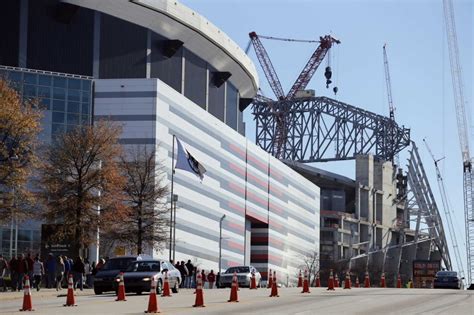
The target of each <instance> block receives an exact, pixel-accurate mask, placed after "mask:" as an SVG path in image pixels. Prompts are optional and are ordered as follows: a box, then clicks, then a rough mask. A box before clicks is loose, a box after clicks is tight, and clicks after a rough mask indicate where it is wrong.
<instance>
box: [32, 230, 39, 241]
mask: <svg viewBox="0 0 474 315" xmlns="http://www.w3.org/2000/svg"><path fill="white" fill-rule="evenodd" d="M40 240H41V231H33V241H35V242H37V241H40Z"/></svg>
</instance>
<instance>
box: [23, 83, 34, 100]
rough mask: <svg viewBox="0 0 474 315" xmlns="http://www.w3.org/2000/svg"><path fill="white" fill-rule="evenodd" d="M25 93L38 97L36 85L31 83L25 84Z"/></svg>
mask: <svg viewBox="0 0 474 315" xmlns="http://www.w3.org/2000/svg"><path fill="white" fill-rule="evenodd" d="M23 95H24V96H30V97H36V85H29V84H25V85H23Z"/></svg>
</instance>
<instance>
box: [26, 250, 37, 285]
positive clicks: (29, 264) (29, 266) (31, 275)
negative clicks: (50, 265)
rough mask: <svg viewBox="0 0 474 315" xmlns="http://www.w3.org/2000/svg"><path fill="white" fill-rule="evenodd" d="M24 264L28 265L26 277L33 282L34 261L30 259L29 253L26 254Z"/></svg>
mask: <svg viewBox="0 0 474 315" xmlns="http://www.w3.org/2000/svg"><path fill="white" fill-rule="evenodd" d="M25 260H26V263H27V264H28V273H27V274H28V277H29V278H30V281H33V278H34V277H33V276H34V275H33V265H34V264H35V261H34V260H33V258H31V253H28V254H27V255H26V258H25Z"/></svg>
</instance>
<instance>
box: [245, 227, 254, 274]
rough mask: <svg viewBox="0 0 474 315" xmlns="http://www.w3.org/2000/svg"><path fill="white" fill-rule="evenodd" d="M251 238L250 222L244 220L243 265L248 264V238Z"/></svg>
mask: <svg viewBox="0 0 474 315" xmlns="http://www.w3.org/2000/svg"><path fill="white" fill-rule="evenodd" d="M251 238H252V222H250V221H249V220H245V254H244V265H246V266H248V265H250V255H251V250H250V244H251V243H250V240H251Z"/></svg>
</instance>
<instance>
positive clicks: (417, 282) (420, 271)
mask: <svg viewBox="0 0 474 315" xmlns="http://www.w3.org/2000/svg"><path fill="white" fill-rule="evenodd" d="M440 270H441V260H414V261H413V285H414V287H415V288H432V287H433V281H434V277H435V276H436V273H437V272H438V271H440Z"/></svg>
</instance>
